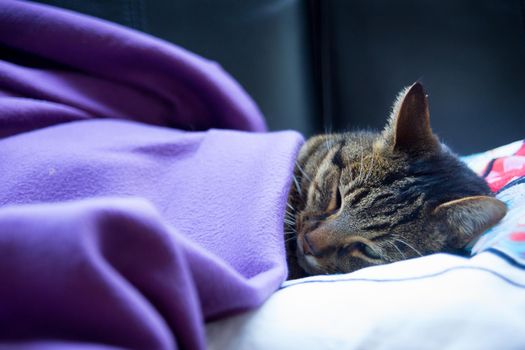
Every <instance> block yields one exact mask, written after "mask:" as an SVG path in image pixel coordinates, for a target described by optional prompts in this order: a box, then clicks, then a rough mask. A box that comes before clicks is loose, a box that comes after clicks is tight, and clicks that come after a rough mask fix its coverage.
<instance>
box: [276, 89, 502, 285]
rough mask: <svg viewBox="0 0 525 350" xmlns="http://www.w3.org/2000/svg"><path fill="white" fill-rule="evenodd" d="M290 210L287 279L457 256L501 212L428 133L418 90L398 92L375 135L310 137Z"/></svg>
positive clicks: (485, 188)
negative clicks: (420, 258) (447, 254)
mask: <svg viewBox="0 0 525 350" xmlns="http://www.w3.org/2000/svg"><path fill="white" fill-rule="evenodd" d="M288 208H289V210H288V213H287V218H286V224H285V228H286V234H287V240H286V242H287V252H288V261H289V264H288V265H289V269H290V274H289V278H298V277H302V276H306V275H312V274H331V273H345V272H351V271H354V270H357V269H360V268H363V267H366V266H371V265H377V264H383V263H390V262H395V261H398V260H403V259H407V258H413V257H418V256H421V255H426V254H430V253H434V252H440V251H446V252H458V251H460V250H461V249H462V248H463V247H464V246H465V245H466V244H467V243H468V242H469V241H471V240H472V239H474V238H475V237H477V236H478V235H479V234H481V233H482V232H483V231H484V230H485V229H487V228H488V227H490V226H491V225H494V224H495V223H496V222H497V221H499V220H500V219H501V217H503V216H504V214H505V206H504V205H503V204H502V203H501V202H499V201H498V200H497V199H495V198H493V196H492V193H491V192H490V190H489V188H488V186H487V185H486V184H485V182H484V181H483V180H482V179H481V178H479V177H478V176H477V175H475V174H474V173H473V172H472V171H471V170H469V169H468V168H467V167H466V166H465V165H463V163H461V162H460V161H459V160H458V159H457V157H456V156H455V155H453V154H452V153H451V152H450V151H449V150H448V148H447V147H444V146H442V145H441V144H440V143H439V141H438V139H437V137H436V136H435V135H434V134H433V133H432V131H431V129H430V124H429V116H428V104H427V97H426V95H425V94H424V91H423V88H422V86H421V85H420V84H419V83H416V84H414V85H412V86H411V87H409V88H407V89H405V90H403V91H402V92H401V94H400V97H399V99H398V101H397V102H396V104H395V106H394V108H393V115H392V116H391V118H390V120H389V122H388V124H387V126H386V128H385V130H383V132H352V133H340V134H324V135H319V136H315V137H313V138H311V139H309V140H308V141H307V142H306V143H305V145H304V146H303V148H302V149H301V151H300V153H299V156H298V159H297V163H296V168H295V172H294V184H293V186H292V188H291V190H290V194H289V203H288Z"/></svg>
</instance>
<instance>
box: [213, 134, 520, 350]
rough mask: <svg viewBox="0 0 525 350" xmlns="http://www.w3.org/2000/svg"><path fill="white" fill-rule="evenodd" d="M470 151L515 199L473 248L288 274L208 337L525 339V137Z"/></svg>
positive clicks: (473, 345) (475, 343)
mask: <svg viewBox="0 0 525 350" xmlns="http://www.w3.org/2000/svg"><path fill="white" fill-rule="evenodd" d="M464 160H465V161H466V162H467V164H468V165H469V166H470V167H471V168H472V169H473V170H475V171H476V172H477V173H478V174H479V175H481V176H483V177H485V178H486V180H487V182H488V183H489V185H490V187H491V188H492V189H493V190H494V191H495V192H497V197H498V198H499V199H501V200H502V201H504V202H505V203H506V204H507V206H508V209H509V212H508V214H507V216H506V217H505V218H504V219H503V220H502V221H501V222H500V223H499V224H498V225H496V226H495V227H493V228H492V229H490V230H488V231H487V232H486V233H485V234H484V235H483V236H482V237H481V238H480V239H479V240H478V242H476V244H475V245H474V247H473V249H472V253H473V257H471V258H464V257H459V256H453V255H448V254H433V255H430V256H425V257H421V258H417V259H410V260H406V261H400V262H397V263H393V264H388V265H382V266H376V267H370V268H366V269H362V270H359V271H356V272H354V273H350V274H346V275H331V276H312V277H308V278H303V279H299V280H293V281H287V282H285V283H284V284H283V288H282V289H281V290H280V291H278V292H277V293H275V294H274V295H272V297H271V298H270V299H269V301H268V302H266V303H265V304H264V305H263V306H262V307H261V308H259V309H257V310H255V311H250V312H247V313H245V314H242V315H238V316H234V317H231V318H228V319H225V320H219V321H215V322H212V323H210V324H208V326H207V341H208V347H209V348H210V349H213V350H220V349H230V350H242V349H252V350H266V349H276V350H278V349H283V350H285V349H291V348H299V349H303V350H310V349H312V350H313V349H385V350H387V349H388V350H392V349H396V350H397V349H399V350H406V349H431V350H441V349H458V350H459V349H479V350H481V349H486V350H492V349H525V313H524V310H525V184H524V182H525V143H524V142H523V141H519V142H514V143H512V144H509V145H506V146H503V147H500V148H497V149H495V150H491V151H488V152H484V153H481V154H476V155H473V156H470V157H465V158H464ZM268 334H271V335H272V336H271V337H268V336H267V335H268Z"/></svg>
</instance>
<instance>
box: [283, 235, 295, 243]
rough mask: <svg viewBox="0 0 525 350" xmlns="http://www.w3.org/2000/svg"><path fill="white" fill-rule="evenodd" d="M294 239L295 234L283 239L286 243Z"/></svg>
mask: <svg viewBox="0 0 525 350" xmlns="http://www.w3.org/2000/svg"><path fill="white" fill-rule="evenodd" d="M294 239H295V236H293V237H290V238H287V239H285V240H284V243H288V242H290V241H292V240H294Z"/></svg>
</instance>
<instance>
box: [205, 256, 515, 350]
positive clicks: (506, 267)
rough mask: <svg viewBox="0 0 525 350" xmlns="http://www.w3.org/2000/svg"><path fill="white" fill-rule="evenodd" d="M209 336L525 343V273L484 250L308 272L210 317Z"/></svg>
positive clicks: (231, 340)
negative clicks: (249, 304) (250, 306)
mask: <svg viewBox="0 0 525 350" xmlns="http://www.w3.org/2000/svg"><path fill="white" fill-rule="evenodd" d="M387 276H388V277H387ZM207 341H208V347H209V348H210V349H217V350H219V349H220V350H222V349H231V350H235V349H239V350H241V349H242V350H245V349H253V350H257V349H275V350H278V349H301V350H307V349H338V350H339V349H403V350H406V349H491V350H492V349H525V271H524V270H523V268H520V267H519V266H516V265H513V264H511V263H509V262H508V261H506V260H504V259H503V258H501V257H500V256H498V255H496V254H493V253H491V252H484V253H481V254H478V255H476V256H475V257H473V258H471V259H466V258H461V257H458V256H452V255H447V254H435V255H431V256H426V257H422V258H417V259H412V260H406V261H401V262H398V263H394V264H390V265H383V266H377V267H371V268H367V269H362V270H359V271H356V272H354V273H351V274H346V275H333V276H314V277H309V278H304V279H300V280H296V281H291V282H286V283H285V284H284V285H283V288H282V289H281V290H279V291H278V292H276V293H275V294H274V295H273V296H272V297H271V298H270V299H269V300H268V301H267V302H266V303H265V304H264V305H263V306H262V307H260V308H259V309H258V310H255V311H251V312H248V313H245V314H242V315H239V316H235V317H231V318H228V319H224V320H220V321H216V322H213V323H210V324H208V325H207Z"/></svg>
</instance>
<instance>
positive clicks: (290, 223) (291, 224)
mask: <svg viewBox="0 0 525 350" xmlns="http://www.w3.org/2000/svg"><path fill="white" fill-rule="evenodd" d="M284 222H285V223H286V224H288V225H290V226H293V225H295V221H292V220H288V219H286V218H285V219H284Z"/></svg>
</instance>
